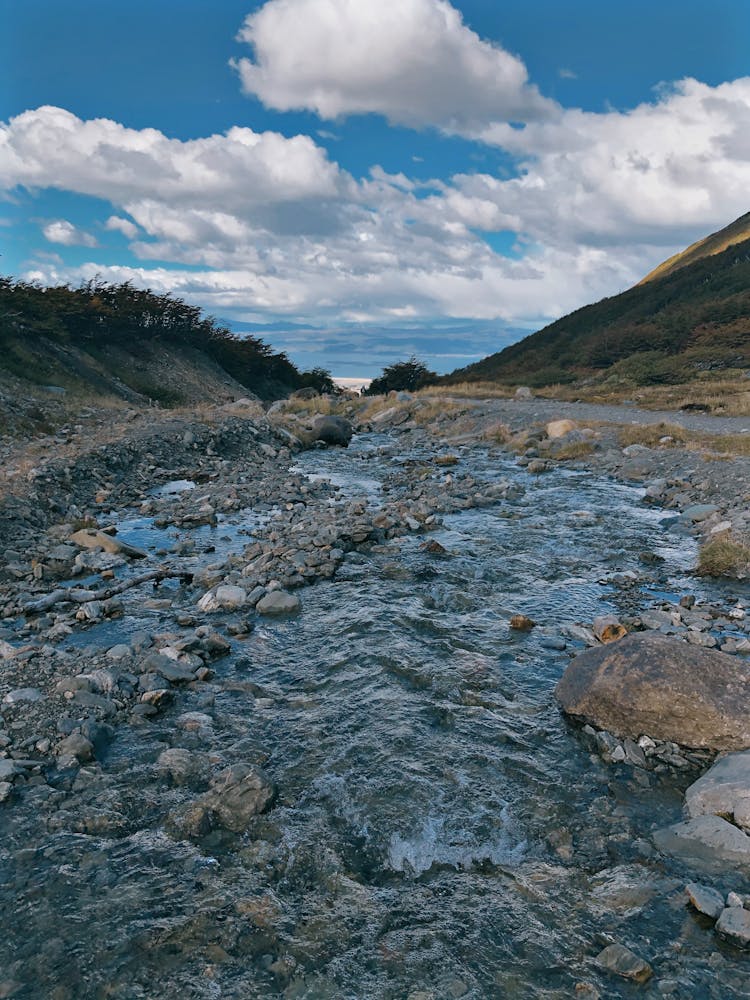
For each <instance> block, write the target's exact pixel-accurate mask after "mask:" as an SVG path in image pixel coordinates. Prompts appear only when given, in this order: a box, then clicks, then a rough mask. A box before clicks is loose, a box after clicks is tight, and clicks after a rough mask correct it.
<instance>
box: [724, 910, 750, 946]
mask: <svg viewBox="0 0 750 1000" xmlns="http://www.w3.org/2000/svg"><path fill="white" fill-rule="evenodd" d="M716 930H717V931H718V933H719V934H721V936H722V937H725V938H727V939H728V940H729V941H731V942H732V944H737V945H739V946H740V947H741V948H750V910H743V909H740V907H739V906H728V907H727V908H726V910H724V912H723V913H722V914H721V916H720V917H719V919H718V921H717V923H716Z"/></svg>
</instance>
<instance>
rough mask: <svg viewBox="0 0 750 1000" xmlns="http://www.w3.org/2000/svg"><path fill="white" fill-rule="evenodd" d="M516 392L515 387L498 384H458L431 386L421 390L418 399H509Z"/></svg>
mask: <svg viewBox="0 0 750 1000" xmlns="http://www.w3.org/2000/svg"><path fill="white" fill-rule="evenodd" d="M515 391H516V387H515V386H508V385H501V384H500V383H498V382H456V383H455V384H454V385H430V386H427V387H426V388H424V389H420V390H419V392H418V393H417V396H418V397H422V398H424V397H429V396H443V397H444V396H448V397H451V398H455V399H508V398H509V397H511V396H513V395H514V393H515Z"/></svg>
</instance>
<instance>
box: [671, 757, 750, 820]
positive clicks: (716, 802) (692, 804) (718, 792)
mask: <svg viewBox="0 0 750 1000" xmlns="http://www.w3.org/2000/svg"><path fill="white" fill-rule="evenodd" d="M685 807H686V809H687V813H688V816H691V817H695V816H711V815H714V816H733V817H735V815H736V814H737V813H739V818H740V820H742V819H744V818H746V814H747V811H748V810H749V809H750V751H747V750H746V751H745V752H744V753H731V754H727V756H726V757H720V758H719V759H718V760H717V761H716V762H715V763H714V764H713V765H712V766H711V767H710V768H709V769H708V771H706V773H705V774H704V775H702V776H701V777H700V778H698V780H697V781H695V782H693V784H692V785H691V786H690V787H689V788H688V789H687V791H686V792H685ZM735 822H739V820H737V819H736V818H735Z"/></svg>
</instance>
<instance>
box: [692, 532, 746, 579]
mask: <svg viewBox="0 0 750 1000" xmlns="http://www.w3.org/2000/svg"><path fill="white" fill-rule="evenodd" d="M748 571H750V545H749V544H748V542H747V540H746V539H745V538H739V537H737V536H736V535H734V534H732V532H731V531H727V532H723V533H722V534H721V535H719V536H718V537H717V538H712V539H711V540H710V541H708V542H706V543H705V545H702V546H701V549H700V552H699V553H698V569H697V572H698V573H700V574H701V576H731V577H735V578H736V577H740V576H746V575H747V573H748Z"/></svg>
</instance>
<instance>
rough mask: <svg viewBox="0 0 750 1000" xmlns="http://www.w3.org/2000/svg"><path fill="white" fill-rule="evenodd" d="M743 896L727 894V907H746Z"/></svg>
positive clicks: (733, 893) (735, 893) (732, 893)
mask: <svg viewBox="0 0 750 1000" xmlns="http://www.w3.org/2000/svg"><path fill="white" fill-rule="evenodd" d="M744 905H745V904H744V902H743V899H742V896H740V895H739V893H737V892H728V893H727V906H744Z"/></svg>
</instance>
